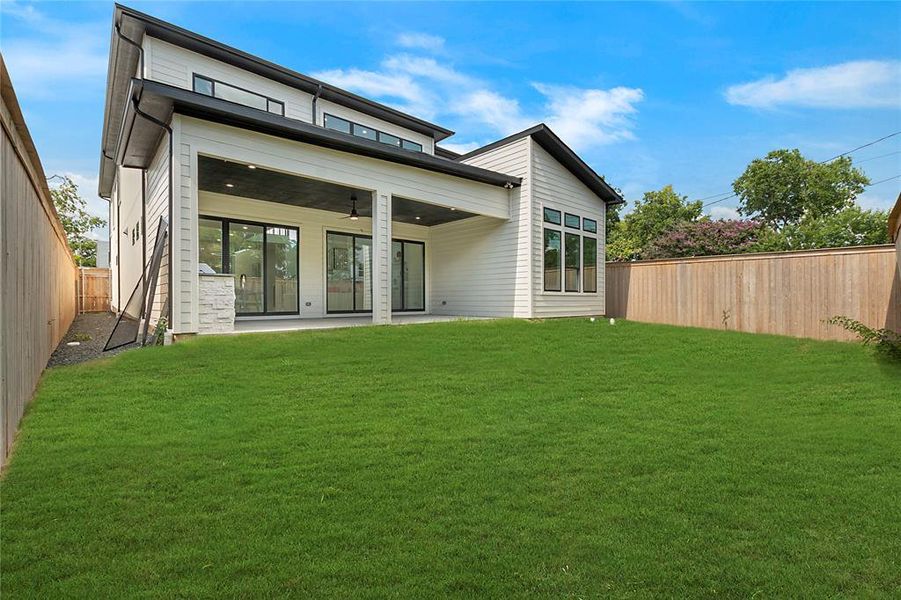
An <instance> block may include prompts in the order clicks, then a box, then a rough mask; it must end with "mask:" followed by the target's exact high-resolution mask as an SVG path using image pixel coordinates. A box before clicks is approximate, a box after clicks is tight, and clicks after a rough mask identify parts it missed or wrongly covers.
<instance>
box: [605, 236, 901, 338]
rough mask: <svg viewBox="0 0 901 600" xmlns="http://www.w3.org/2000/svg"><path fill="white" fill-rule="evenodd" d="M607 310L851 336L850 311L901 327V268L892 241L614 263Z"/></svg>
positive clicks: (701, 323) (673, 320)
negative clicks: (840, 323) (843, 320)
mask: <svg viewBox="0 0 901 600" xmlns="http://www.w3.org/2000/svg"><path fill="white" fill-rule="evenodd" d="M607 273H608V280H607V294H608V304H607V307H608V311H607V312H608V314H609V315H611V316H616V317H624V318H627V319H632V320H636V321H647V322H652V323H668V324H672V325H683V326H693V327H707V328H716V329H733V330H738V331H747V332H752V333H775V334H779V335H790V336H795V337H812V338H818V339H837V340H847V339H853V338H854V335H853V334H850V333H848V332H846V331H845V330H843V329H841V328H840V327H837V326H834V325H829V324H827V323H825V322H824V321H825V320H826V319H828V318H830V317H833V316H839V315H841V316H847V317H851V318H852V319H856V320H858V321H861V322H863V323H864V324H866V325H867V326H868V327H873V328H883V327H884V328H887V329H892V330H894V331H899V330H901V274H899V271H898V269H897V266H896V257H895V252H894V249H893V248H891V247H890V246H874V247H862V248H844V249H836V250H819V251H813V252H809V251H805V252H787V253H778V254H757V255H754V254H750V255H739V256H723V257H709V258H695V259H678V260H663V261H647V262H633V263H608V265H607Z"/></svg>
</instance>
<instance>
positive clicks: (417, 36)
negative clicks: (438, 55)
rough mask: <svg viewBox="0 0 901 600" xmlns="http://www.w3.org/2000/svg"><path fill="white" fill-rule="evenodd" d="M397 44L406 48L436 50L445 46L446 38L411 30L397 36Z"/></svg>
mask: <svg viewBox="0 0 901 600" xmlns="http://www.w3.org/2000/svg"><path fill="white" fill-rule="evenodd" d="M397 45H398V46H402V47H404V48H419V49H422V50H431V51H433V52H436V51H438V50H441V49H443V48H444V38H443V37H441V36H438V35H431V34H429V33H417V32H413V31H409V32H406V33H401V34H400V35H398V36H397Z"/></svg>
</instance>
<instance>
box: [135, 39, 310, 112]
mask: <svg viewBox="0 0 901 600" xmlns="http://www.w3.org/2000/svg"><path fill="white" fill-rule="evenodd" d="M143 47H144V78H145V79H151V80H153V81H159V82H160V83H165V84H168V85H171V86H175V87H179V88H183V89H186V90H193V89H194V74H195V73H196V74H198V75H203V76H205V77H210V78H212V79H216V80H219V81H222V82H224V83H228V84H231V85H234V86H237V87H240V88H244V89H246V90H250V91H252V92H256V93H258V94H262V95H263V96H267V97H269V98H272V99H273V100H279V101H281V102H284V103H285V116H286V117H288V118H289V119H296V120H298V121H306V122H307V123H310V122H311V121H312V105H313V96H312V95H311V94H308V93H306V92H303V91H301V90H298V89H296V88H293V87H291V86H287V85H285V84H282V83H278V82H277V81H273V80H271V79H267V78H266V77H262V76H260V75H257V74H256V73H250V72H249V71H245V70H244V69H240V68H238V67H235V66H233V65H229V64H227V63H224V62H222V61H218V60H216V59H214V58H209V57H208V56H204V55H203V54H198V53H197V52H192V51H191V50H187V49H185V48H180V47H178V46H174V45H172V44H170V43H168V42H164V41H163V40H160V39H157V38H154V37H151V36H149V35H146V36H144V42H143Z"/></svg>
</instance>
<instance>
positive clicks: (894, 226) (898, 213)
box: [888, 193, 901, 242]
mask: <svg viewBox="0 0 901 600" xmlns="http://www.w3.org/2000/svg"><path fill="white" fill-rule="evenodd" d="M888 235H889V239H891V240H892V241H893V242H894V241H895V240H897V239H898V238H899V237H901V193H899V194H898V199H897V200H895V206H894V208H892V212H890V213H889V215H888Z"/></svg>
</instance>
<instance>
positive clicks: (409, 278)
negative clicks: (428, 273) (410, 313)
mask: <svg viewBox="0 0 901 600" xmlns="http://www.w3.org/2000/svg"><path fill="white" fill-rule="evenodd" d="M403 257H404V303H403V309H404V310H425V245H424V244H417V243H414V242H404V251H403Z"/></svg>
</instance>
